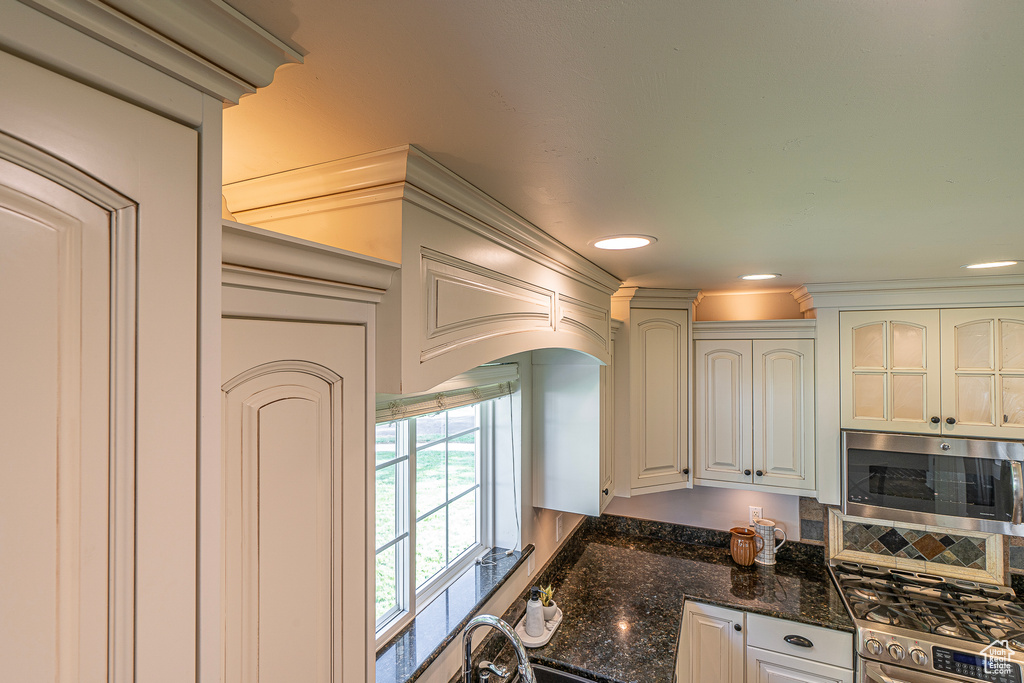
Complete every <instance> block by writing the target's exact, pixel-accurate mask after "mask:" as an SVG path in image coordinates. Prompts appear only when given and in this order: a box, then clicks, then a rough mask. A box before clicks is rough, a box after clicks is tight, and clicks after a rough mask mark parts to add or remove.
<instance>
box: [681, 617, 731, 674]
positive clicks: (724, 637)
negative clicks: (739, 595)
mask: <svg viewBox="0 0 1024 683" xmlns="http://www.w3.org/2000/svg"><path fill="white" fill-rule="evenodd" d="M744 616H745V615H744V613H743V612H740V611H738V610H733V609H726V608H725V607H715V606H714V605H705V604H702V603H699V602H689V601H688V602H687V603H686V606H685V608H684V609H683V625H682V633H681V634H680V638H679V654H678V655H677V656H676V680H677V681H678V682H679V683H743V628H744V625H743V617H744Z"/></svg>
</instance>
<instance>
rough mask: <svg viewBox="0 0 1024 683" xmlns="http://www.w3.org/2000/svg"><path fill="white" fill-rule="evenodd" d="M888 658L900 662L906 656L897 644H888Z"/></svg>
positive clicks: (901, 647)
mask: <svg viewBox="0 0 1024 683" xmlns="http://www.w3.org/2000/svg"><path fill="white" fill-rule="evenodd" d="M889 656H890V657H892V658H893V659H895V660H896V661H897V662H902V661H903V658H904V657H906V656H907V652H906V650H904V649H903V646H902V645H900V644H899V643H889Z"/></svg>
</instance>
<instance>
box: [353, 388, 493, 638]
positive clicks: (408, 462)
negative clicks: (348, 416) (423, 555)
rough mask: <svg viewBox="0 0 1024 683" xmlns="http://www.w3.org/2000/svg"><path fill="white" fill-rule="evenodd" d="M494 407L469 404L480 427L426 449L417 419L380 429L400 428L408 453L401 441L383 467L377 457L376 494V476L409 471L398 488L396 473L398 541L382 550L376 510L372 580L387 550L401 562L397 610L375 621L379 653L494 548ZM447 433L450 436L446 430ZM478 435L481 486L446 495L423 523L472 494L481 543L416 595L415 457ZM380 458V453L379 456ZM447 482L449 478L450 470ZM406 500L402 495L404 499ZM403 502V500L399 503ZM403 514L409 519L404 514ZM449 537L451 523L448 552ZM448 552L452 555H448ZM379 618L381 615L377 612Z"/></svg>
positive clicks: (397, 566) (490, 403)
mask: <svg viewBox="0 0 1024 683" xmlns="http://www.w3.org/2000/svg"><path fill="white" fill-rule="evenodd" d="M494 404H495V401H494V400H493V399H489V400H485V401H482V402H480V403H475V404H470V405H471V406H472V407H473V408H474V409H476V410H477V414H478V425H479V426H478V427H475V428H474V429H472V430H463V431H461V432H458V433H456V434H455V435H450V434H446V436H445V438H444V439H443V440H438V441H433V442H430V443H427V444H423V445H422V446H417V445H416V417H419V416H413V417H403V418H399V419H396V420H391V421H389V422H381V423H379V424H378V425H375V432H376V427H377V426H381V425H385V424H396V435H397V434H399V433H402V432H404V433H405V441H406V442H407V451H408V452H407V453H405V454H404V455H399V454H398V443H399V441H400V439H401V437H398V436H396V456H395V457H394V458H392V459H390V460H388V461H385V462H383V463H377V462H376V456H375V457H374V463H375V465H374V479H373V482H374V492H375V494H376V473H377V472H378V471H379V470H381V469H384V468H385V467H389V466H391V465H395V464H401V465H402V466H403V469H404V471H405V476H404V478H403V481H402V482H401V484H400V485H399V483H398V481H397V477H398V473H399V468H397V467H396V470H395V472H396V488H395V536H394V537H393V538H392V539H391V540H390V541H388V542H387V543H385V544H383V545H382V546H379V547H378V546H377V539H376V505H374V506H373V510H374V529H375V530H374V534H373V543H374V547H373V562H374V564H373V568H374V572H373V576H374V577H376V558H377V555H378V554H379V552H380V551H381V550H383V549H386V548H387V547H388V546H397V547H398V548H399V550H398V551H397V557H396V562H395V575H396V579H395V580H396V588H397V592H396V595H397V598H398V599H397V604H396V605H395V606H394V607H392V608H391V609H389V610H388V611H387V612H385V613H384V614H383V615H381V618H380V619H375V622H374V627H375V638H376V645H377V647H378V648H379V647H381V646H383V645H384V644H386V643H387V642H388V640H389V639H390V638H391V637H392V636H394V635H395V634H396V633H397V632H399V631H400V630H402V629H403V628H405V627H406V626H407V625H408V624H409V623H410V622H411V621H412V620H413V619H414V618H415V617H416V614H417V613H418V612H419V610H420V609H422V608H423V607H425V606H426V605H428V604H430V601H431V600H433V599H434V598H435V597H437V596H438V595H439V594H440V593H442V592H443V591H444V590H445V589H446V588H448V586H450V585H451V584H452V583H453V582H454V581H455V580H456V579H458V578H459V577H460V576H461V575H462V574H463V573H465V572H466V571H467V570H468V569H472V568H473V566H474V565H475V564H476V560H477V558H479V557H481V556H482V555H484V554H485V553H486V552H487V551H488V549H489V548H490V547H491V546H493V537H494V520H493V510H494V476H493V469H494V443H493V442H494V438H495V434H494V432H495V429H494V427H495V420H494ZM464 407H469V406H458V407H454V408H450V409H448V410H443V411H437V412H436V413H432V414H434V415H436V414H439V413H444V412H449V411H451V410H458V409H460V408H464ZM403 422H404V423H407V424H408V426H407V427H406V428H405V429H401V428H399V427H397V425H398V424H400V423H403ZM446 431H447V430H446ZM473 431H476V432H477V434H478V438H477V451H478V455H477V483H476V484H475V485H474V486H472V487H470V488H468V489H466V490H465V491H463V492H461V493H460V494H459V495H458V496H456V497H454V498H448V496H447V490H446V496H445V501H444V502H443V503H441V504H440V505H438V506H435V507H434V508H432V509H431V510H430V511H428V512H426V513H425V514H424V515H423V516H422V517H423V518H424V519H425V518H426V517H428V516H429V515H431V514H433V513H434V512H436V511H437V510H441V509H444V508H445V507H446V506H448V505H451V504H452V502H454V501H455V500H458V499H459V498H462V497H463V496H465V495H468V494H469V492H471V491H476V492H477V501H476V514H475V518H476V519H475V522H476V526H477V532H476V542H475V543H474V544H472V545H471V546H470V547H469V548H467V549H466V550H464V551H463V552H462V553H460V554H459V555H458V556H457V557H456V558H455V561H454V562H450V563H449V564H448V566H447V567H445V568H444V569H442V570H440V571H439V572H437V573H436V574H435V575H434V576H432V577H430V578H429V579H427V580H426V582H425V583H424V584H423V586H422V587H421V588H420V589H419V590H417V589H416V540H417V539H416V524H417V515H416V486H415V473H416V453H417V451H418V450H424V449H425V448H429V447H430V446H431V445H436V444H438V443H446V442H448V441H450V440H451V439H453V438H458V437H459V436H461V435H464V434H468V433H471V432H473ZM375 453H376V451H375ZM445 476H446V477H447V469H446V473H445ZM400 494H401V495H400ZM400 498H401V499H402V500H400ZM402 512H404V515H403V514H402ZM447 533H448V523H447V522H446V547H447ZM446 552H447V550H446ZM373 598H374V604H376V585H375V587H374V593H373ZM374 614H375V615H376V610H374Z"/></svg>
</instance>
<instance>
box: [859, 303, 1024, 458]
mask: <svg viewBox="0 0 1024 683" xmlns="http://www.w3.org/2000/svg"><path fill="white" fill-rule="evenodd" d="M839 320H840V364H841V368H842V375H841V391H842V398H841V411H842V412H841V415H842V417H841V424H842V427H843V428H844V429H865V430H878V431H896V432H910V433H941V434H949V435H953V436H978V437H997V438H1011V439H1012V438H1021V436H1024V308H1020V307H1013V308H958V309H941V310H938V309H929V310H911V311H844V312H842V313H841V314H840V316H839Z"/></svg>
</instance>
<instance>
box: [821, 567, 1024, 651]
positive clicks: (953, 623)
mask: <svg viewBox="0 0 1024 683" xmlns="http://www.w3.org/2000/svg"><path fill="white" fill-rule="evenodd" d="M879 573H884V575H885V578H883V577H882V576H876V574H879ZM833 576H834V577H835V579H836V584H837V585H838V586H839V589H840V592H842V594H843V597H844V598H845V600H846V603H847V606H848V607H849V608H850V610H851V612H852V613H853V616H854V618H855V619H860V620H864V621H869V622H872V623H874V624H878V625H879V626H883V627H884V626H892V627H896V628H904V629H909V630H912V631H919V632H922V633H933V634H937V635H941V636H946V637H950V638H957V639H961V640H967V641H974V642H977V643H981V644H985V645H987V644H989V643H991V642H993V641H994V640H1004V639H1005V640H1010V641H1011V642H1012V643H1013V646H1014V647H1016V646H1017V645H1021V648H1022V649H1024V604H1022V603H1020V602H1018V601H1017V600H1016V599H1015V596H1014V594H1013V591H1012V590H1010V589H1009V588H1006V587H1002V586H994V585H987V584H979V583H975V582H973V581H964V580H960V579H945V578H942V577H939V576H934V575H931V574H915V573H913V572H906V571H902V570H880V569H878V568H877V567H869V566H865V565H856V564H854V563H840V564H839V565H836V566H834V567H833ZM1018 639H1019V640H1018Z"/></svg>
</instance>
